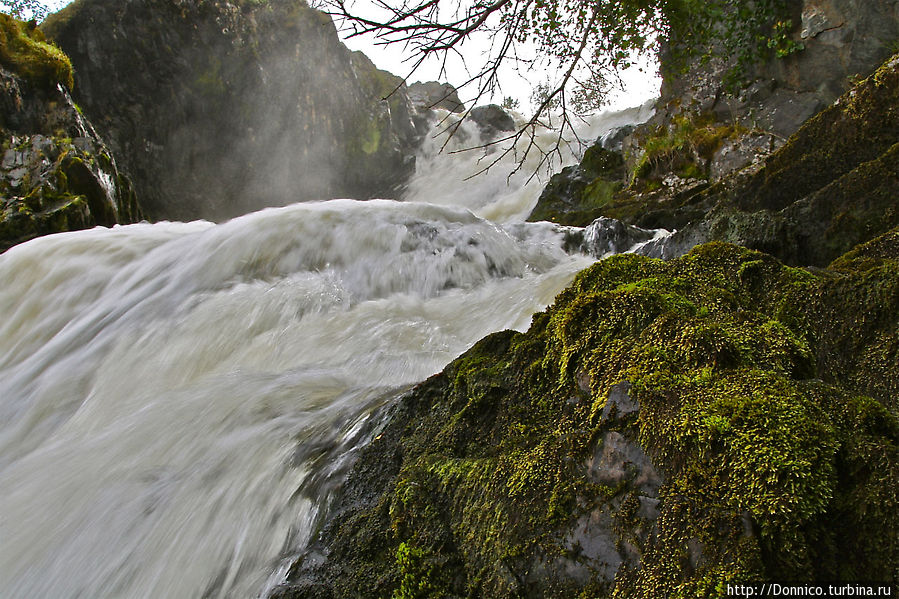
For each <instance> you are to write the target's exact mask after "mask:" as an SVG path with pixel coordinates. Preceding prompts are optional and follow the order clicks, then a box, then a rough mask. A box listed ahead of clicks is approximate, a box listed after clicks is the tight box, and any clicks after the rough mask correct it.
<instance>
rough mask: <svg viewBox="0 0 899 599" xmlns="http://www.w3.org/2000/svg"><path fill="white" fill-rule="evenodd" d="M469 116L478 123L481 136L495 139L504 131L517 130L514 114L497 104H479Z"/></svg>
mask: <svg viewBox="0 0 899 599" xmlns="http://www.w3.org/2000/svg"><path fill="white" fill-rule="evenodd" d="M468 118H470V119H471V120H472V121H473V122H475V123H476V124H477V125H478V129H480V131H481V137H482V138H484V139H494V138H496V137H499V136H500V134H502V133H509V132H511V131H515V121H514V120H513V119H512V116H511V115H510V114H509V113H508V112H506V111H505V110H503V108H502V106H499V105H497V104H487V105H485V106H477V107H475V108H472V109H471V112H469V113H468Z"/></svg>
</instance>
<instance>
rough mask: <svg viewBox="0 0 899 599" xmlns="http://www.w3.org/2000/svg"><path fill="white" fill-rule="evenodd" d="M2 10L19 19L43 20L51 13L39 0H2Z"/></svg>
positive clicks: (0, 0) (0, 3)
mask: <svg viewBox="0 0 899 599" xmlns="http://www.w3.org/2000/svg"><path fill="white" fill-rule="evenodd" d="M0 11H2V12H5V13H6V14H8V15H11V16H13V17H15V18H17V19H22V20H31V19H33V20H35V21H41V20H43V19H44V17H46V16H47V15H48V14H49V13H50V9H49V8H48V7H47V5H46V4H44V3H43V2H40V1H39V0H0Z"/></svg>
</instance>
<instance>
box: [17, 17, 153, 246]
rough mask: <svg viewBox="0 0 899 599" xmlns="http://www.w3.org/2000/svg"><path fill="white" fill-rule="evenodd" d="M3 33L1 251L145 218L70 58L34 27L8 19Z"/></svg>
mask: <svg viewBox="0 0 899 599" xmlns="http://www.w3.org/2000/svg"><path fill="white" fill-rule="evenodd" d="M0 35H2V36H3V38H4V43H3V44H2V52H0V64H2V67H0V139H2V144H3V148H2V152H3V153H2V157H0V202H2V205H0V251H3V250H6V249H7V248H9V247H10V246H12V245H15V244H17V243H20V242H23V241H27V240H29V239H32V238H34V237H37V236H39V235H46V234H50V233H58V232H62V231H73V230H76V229H86V228H90V227H94V226H96V225H103V226H112V225H114V224H125V223H132V222H136V221H138V220H140V219H141V218H142V214H141V210H140V208H139V206H138V204H137V199H136V197H135V194H134V191H133V190H132V186H131V183H130V181H129V180H128V178H127V177H125V176H124V175H122V174H121V173H120V172H119V170H118V169H117V168H116V163H115V160H114V159H113V157H112V154H111V153H110V151H109V149H108V148H107V147H106V145H105V144H104V143H103V140H102V139H101V138H100V137H99V136H98V135H97V133H96V131H95V130H94V128H93V127H92V126H91V124H90V123H89V122H88V121H87V119H85V118H84V117H83V115H82V114H81V113H80V111H79V109H78V107H77V106H76V105H75V103H74V102H73V101H72V99H71V97H70V95H69V92H68V89H67V88H68V87H69V86H71V85H72V73H71V66H69V65H68V60H67V59H66V57H65V56H64V55H63V54H62V53H61V52H60V51H59V50H58V49H56V48H54V47H52V46H49V45H47V44H46V43H44V42H43V41H42V39H43V37H42V36H41V34H40V32H39V31H37V30H35V29H34V28H33V25H28V24H26V23H22V22H19V21H16V20H14V19H12V18H10V17H8V16H6V15H0ZM15 38H18V39H15Z"/></svg>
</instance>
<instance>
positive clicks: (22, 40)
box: [0, 13, 75, 89]
mask: <svg viewBox="0 0 899 599" xmlns="http://www.w3.org/2000/svg"><path fill="white" fill-rule="evenodd" d="M0 64H2V65H3V66H4V67H6V68H8V69H10V70H12V71H13V72H14V73H16V74H17V75H19V76H21V77H22V78H23V79H25V80H26V81H28V82H30V83H32V84H33V85H36V86H38V87H44V88H46V87H53V86H55V85H56V84H57V83H61V84H62V85H63V86H65V87H67V88H69V89H72V87H73V86H74V85H75V82H74V79H73V73H72V63H71V62H70V61H69V58H68V57H67V56H66V55H65V54H64V53H63V51H62V50H60V49H59V48H57V47H56V46H54V45H53V44H50V43H47V42H46V40H45V39H44V35H43V33H41V31H40V30H39V29H37V27H36V26H35V25H34V24H33V23H30V24H29V23H24V22H22V21H19V20H18V19H15V18H13V17H11V16H9V15H6V14H2V13H0Z"/></svg>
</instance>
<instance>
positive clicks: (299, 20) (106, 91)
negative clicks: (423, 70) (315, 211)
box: [43, 0, 421, 220]
mask: <svg viewBox="0 0 899 599" xmlns="http://www.w3.org/2000/svg"><path fill="white" fill-rule="evenodd" d="M43 27H44V29H45V30H46V32H47V34H48V36H49V37H51V38H52V39H53V40H54V41H55V42H56V43H57V44H59V46H60V47H61V48H63V49H64V50H65V51H66V52H67V53H68V54H69V55H70V56H71V58H72V62H73V64H74V65H75V69H76V72H77V76H78V84H77V86H76V87H75V94H76V100H77V102H78V103H79V105H80V106H81V107H82V108H83V109H84V112H85V114H87V115H88V116H90V117H91V118H93V119H94V120H95V121H96V124H97V126H98V127H99V128H100V131H101V133H102V134H103V136H104V137H105V138H106V139H108V140H109V144H110V146H111V148H112V150H113V152H114V153H115V155H116V157H117V158H118V160H119V161H120V163H121V165H122V167H123V168H124V169H125V170H127V172H128V173H129V174H130V175H131V176H132V178H133V180H134V184H135V187H136V189H137V192H138V194H139V195H140V196H141V198H142V199H143V201H144V205H145V207H146V209H147V211H148V212H149V215H150V216H151V217H153V218H157V219H158V218H167V219H178V220H191V219H195V218H208V219H213V220H215V219H224V218H229V217H232V216H235V215H238V214H242V213H244V212H247V211H250V210H254V209H259V208H262V207H265V206H280V205H285V204H289V203H293V202H296V201H307V200H319V199H329V198H333V197H356V198H360V199H365V198H371V197H395V196H396V195H397V193H399V191H398V190H399V187H401V186H402V184H403V183H404V182H405V180H406V178H407V177H408V176H409V175H410V174H411V173H412V172H413V171H414V166H415V165H414V153H415V149H416V148H417V147H418V144H419V141H420V133H421V131H420V130H419V129H417V128H416V124H415V122H413V117H414V116H415V114H414V112H415V111H414V110H413V108H412V106H411V104H410V102H409V99H408V97H407V95H406V86H405V85H404V84H403V83H402V81H401V80H400V79H399V78H398V77H395V76H393V75H391V74H389V73H387V72H385V71H381V70H379V69H377V68H376V67H375V66H374V65H373V64H372V62H371V61H370V60H368V58H366V57H365V56H364V55H363V54H361V53H358V52H351V51H349V50H348V49H347V48H346V47H345V46H344V45H343V44H342V43H341V42H340V41H339V39H338V37H337V32H336V30H335V28H334V25H333V23H332V22H331V19H330V18H329V17H327V16H326V15H324V14H323V13H320V12H318V11H316V10H313V9H311V8H309V7H308V6H307V5H306V3H305V2H304V1H302V0H271V1H267V2H239V3H238V2H232V1H229V0H183V1H179V2H171V1H169V0H136V1H130V2H126V3H122V2H121V1H119V0H83V1H81V2H76V3H72V4H70V5H69V6H67V7H66V8H65V9H63V10H62V11H60V12H59V13H57V14H55V15H51V16H50V17H49V18H48V19H47V21H46V22H45V23H44V25H43Z"/></svg>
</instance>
